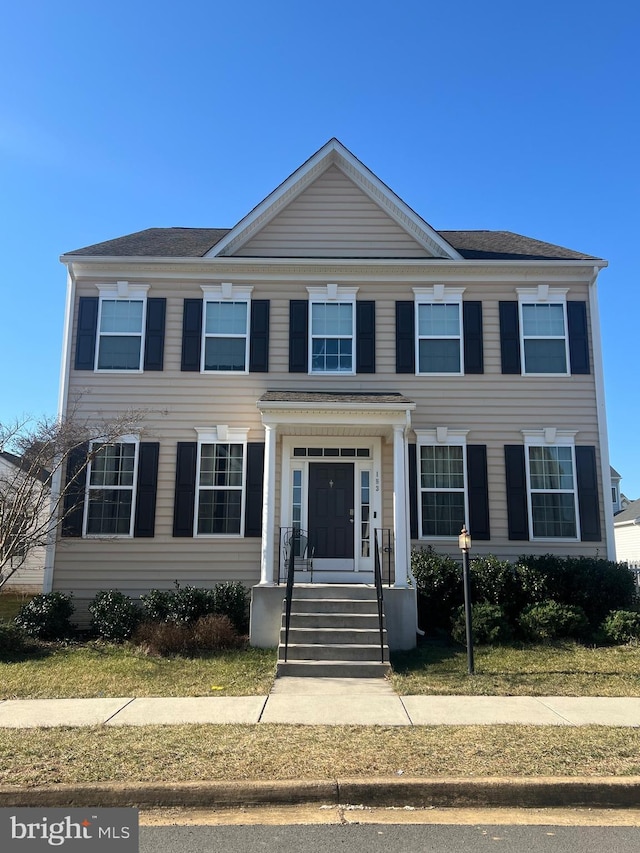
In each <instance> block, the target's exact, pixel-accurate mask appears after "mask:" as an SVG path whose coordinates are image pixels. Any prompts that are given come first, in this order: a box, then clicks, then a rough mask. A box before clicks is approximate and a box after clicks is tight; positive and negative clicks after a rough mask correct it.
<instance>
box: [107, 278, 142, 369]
mask: <svg viewBox="0 0 640 853" xmlns="http://www.w3.org/2000/svg"><path fill="white" fill-rule="evenodd" d="M99 289H100V305H99V318H98V336H97V337H98V341H97V347H96V362H95V368H96V370H118V371H119V370H136V371H140V370H142V358H143V355H144V330H145V319H146V303H147V290H148V286H147V285H131V284H129V283H128V282H126V281H124V282H118V286H117V288H112V287H108V288H106V287H100V288H99Z"/></svg>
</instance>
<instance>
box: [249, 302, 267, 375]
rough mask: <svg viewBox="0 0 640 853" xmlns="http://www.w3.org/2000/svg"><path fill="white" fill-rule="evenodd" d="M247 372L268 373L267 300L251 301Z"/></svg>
mask: <svg viewBox="0 0 640 853" xmlns="http://www.w3.org/2000/svg"><path fill="white" fill-rule="evenodd" d="M249 370H250V372H251V373H268V372H269V300H268V299H252V300H251V329H250V334H249Z"/></svg>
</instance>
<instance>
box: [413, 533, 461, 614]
mask: <svg viewBox="0 0 640 853" xmlns="http://www.w3.org/2000/svg"><path fill="white" fill-rule="evenodd" d="M411 572H412V574H413V576H414V578H415V580H416V587H417V590H418V607H419V611H420V624H421V627H422V628H425V629H432V628H447V629H448V628H449V626H450V622H451V617H452V615H453V611H454V610H455V608H456V607H458V605H459V604H460V602H461V601H462V569H461V567H460V564H459V563H458V562H456V560H454V559H453V558H452V557H448V556H446V555H444V554H436V552H435V551H434V550H433V548H432V547H431V545H429V546H428V547H427V548H414V549H413V550H412V551H411Z"/></svg>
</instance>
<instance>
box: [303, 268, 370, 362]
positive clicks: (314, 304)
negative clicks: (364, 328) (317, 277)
mask: <svg viewBox="0 0 640 853" xmlns="http://www.w3.org/2000/svg"><path fill="white" fill-rule="evenodd" d="M357 289H358V288H353V287H338V285H336V284H328V285H327V286H326V287H309V288H307V290H308V291H309V294H310V298H309V328H310V330H311V334H310V335H309V372H310V373H355V361H354V350H355V344H354V342H355V334H356V316H355V315H356V310H355V308H356V305H355V296H356V291H357Z"/></svg>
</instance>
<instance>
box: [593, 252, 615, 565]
mask: <svg viewBox="0 0 640 853" xmlns="http://www.w3.org/2000/svg"><path fill="white" fill-rule="evenodd" d="M600 269H601V267H599V266H598V265H597V264H594V265H593V275H592V276H591V281H590V282H589V315H590V318H591V328H590V332H591V346H592V350H593V373H594V380H595V390H596V412H597V418H598V439H599V442H598V443H599V445H600V467H601V477H602V495H603V511H604V527H605V532H606V537H607V558H608V559H609V560H615V558H616V544H615V538H614V533H613V519H614V517H613V515H612V514H611V512H608V511H607V507H608V506H609V504H608V501H607V499H606V498H607V495H610V494H611V461H610V459H609V432H608V427H607V407H606V402H605V391H604V367H603V361H602V336H601V332H600V308H599V305H598V285H597V281H598V272H599V271H600Z"/></svg>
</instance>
